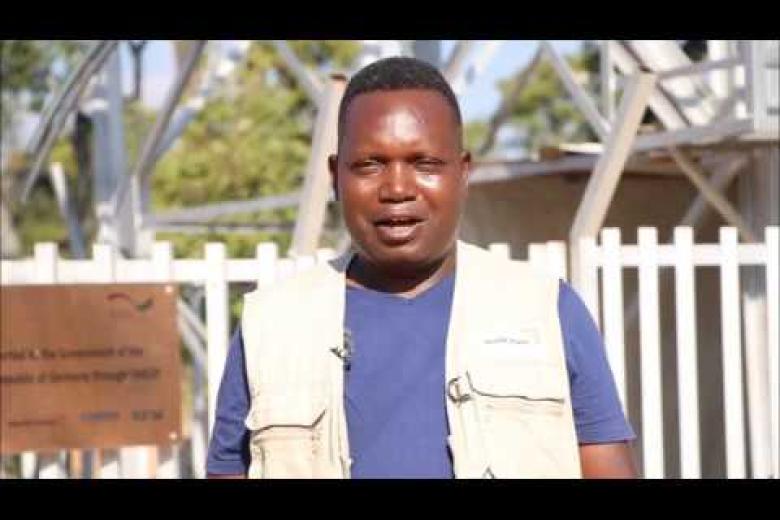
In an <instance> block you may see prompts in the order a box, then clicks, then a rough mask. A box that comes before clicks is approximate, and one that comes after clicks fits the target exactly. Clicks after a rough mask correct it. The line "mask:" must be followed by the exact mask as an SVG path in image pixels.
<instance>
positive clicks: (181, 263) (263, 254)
mask: <svg viewBox="0 0 780 520" xmlns="http://www.w3.org/2000/svg"><path fill="white" fill-rule="evenodd" d="M490 249H491V251H493V252H494V253H496V254H502V255H506V256H509V248H508V246H506V245H505V244H494V245H492V246H490ZM204 251H205V254H204V258H203V259H191V258H182V259H175V258H174V257H173V253H172V248H171V245H170V243H168V242H157V243H155V244H154V246H153V248H152V254H151V257H150V258H147V259H126V258H122V257H120V256H119V255H118V254H117V252H116V250H115V249H113V248H112V247H111V246H109V245H106V244H95V245H94V246H93V249H92V258H91V259H86V260H71V259H63V258H59V257H58V254H57V247H56V245H55V244H52V243H39V244H36V245H35V251H34V256H33V257H32V258H28V259H22V260H4V261H2V262H0V266H1V267H2V269H1V270H0V283H1V284H2V285H28V284H80V283H84V284H89V283H150V282H159V283H164V282H174V283H182V284H196V285H202V286H203V287H204V289H205V300H206V301H205V308H206V309H205V310H206V312H205V325H204V324H202V323H200V322H199V320H200V317H198V316H196V315H195V313H194V312H193V311H192V310H191V309H190V308H189V307H188V306H186V304H180V305H179V315H180V316H179V318H180V330H181V333H182V338H183V339H184V340H185V341H187V340H188V339H190V338H192V337H193V336H196V337H197V336H201V337H203V339H204V340H205V341H204V342H203V343H204V344H205V347H206V348H205V352H203V351H200V350H199V349H198V348H197V346H196V347H194V349H195V350H193V347H192V346H191V345H190V347H191V348H190V351H191V353H192V354H193V358H194V360H195V362H194V363H193V367H192V368H193V388H194V392H193V393H194V395H193V402H194V410H192V417H193V421H192V423H191V425H190V431H191V438H190V454H189V457H190V461H191V463H190V466H191V469H190V471H189V472H188V471H182V469H183V468H182V463H181V460H180V459H181V454H180V453H178V451H177V450H173V452H172V453H170V450H164V449H158V448H156V447H148V446H147V447H124V448H120V449H119V450H118V452H117V451H116V450H101V452H100V459H101V464H100V469H99V470H98V471H97V474H96V475H95V476H98V477H104V478H119V477H134V478H149V477H181V476H184V475H191V476H194V477H203V476H204V469H205V460H206V449H207V445H208V439H209V437H210V435H209V433H207V432H210V431H211V427H212V424H213V417H214V409H215V406H216V398H217V391H218V389H219V382H220V380H221V378H222V372H223V370H224V367H225V359H226V357H227V350H228V343H229V335H230V332H231V331H230V330H229V323H230V320H229V315H228V290H229V284H230V283H235V282H251V283H256V284H258V285H259V286H267V285H269V284H273V283H274V282H276V281H279V280H282V279H285V278H287V277H289V276H291V275H293V274H294V273H295V272H298V271H302V270H305V269H308V268H310V267H311V266H313V265H315V263H316V262H325V261H327V260H329V259H331V258H333V256H334V253H333V251H331V250H328V249H321V250H319V251H318V252H317V255H316V256H314V257H299V258H295V259H292V258H279V255H278V250H277V247H276V245H275V244H273V243H263V244H258V245H257V248H256V255H255V258H227V255H226V251H225V245H224V244H222V243H208V244H206V245H205V249H204ZM529 255H530V260H531V263H532V264H533V265H535V266H537V267H538V268H539V269H543V270H546V271H548V272H552V273H553V274H555V275H556V276H560V277H561V278H565V277H566V250H565V246H564V244H563V243H561V242H550V243H548V244H546V245H545V244H534V245H532V246H531V247H530V250H529ZM193 342H194V341H190V344H191V343H193ZM201 348H202V347H201ZM203 358H205V363H204V362H203V361H201V362H198V361H199V360H202V359H203ZM204 365H205V370H203V367H204ZM209 383H211V384H209ZM204 393H205V396H207V398H206V399H205V400H206V402H207V403H208V404H207V407H206V408H207V412H206V413H204V412H205V410H202V402H203V397H204ZM37 459H39V460H36V455H35V454H32V453H27V454H24V455H23V457H22V466H23V467H22V473H23V476H25V477H27V478H30V477H44V478H45V477H53V478H64V477H67V476H68V470H67V468H66V467H65V466H66V463H65V459H66V454H65V452H62V453H59V454H47V455H41V456H40V457H37ZM150 460H158V461H160V462H161V463H160V464H156V465H155V464H153V463H152V464H150ZM155 466H156V468H155Z"/></svg>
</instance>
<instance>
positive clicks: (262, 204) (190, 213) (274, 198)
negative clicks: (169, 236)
mask: <svg viewBox="0 0 780 520" xmlns="http://www.w3.org/2000/svg"><path fill="white" fill-rule="evenodd" d="M300 200H301V192H300V191H293V192H291V193H285V194H283V195H269V196H266V197H260V198H258V199H253V200H236V201H229V202H219V203H216V204H205V205H203V206H194V207H190V208H183V209H178V210H172V211H166V212H161V213H154V214H147V215H144V220H143V225H144V226H152V227H159V226H161V225H167V224H177V223H185V222H187V223H208V222H210V221H212V220H214V219H216V218H218V217H222V216H225V215H235V214H236V213H254V212H257V211H268V210H272V209H280V208H290V207H294V206H297V205H298V203H299V201H300ZM329 200H332V197H331V198H330V199H329Z"/></svg>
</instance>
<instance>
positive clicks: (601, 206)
mask: <svg viewBox="0 0 780 520" xmlns="http://www.w3.org/2000/svg"><path fill="white" fill-rule="evenodd" d="M654 86H655V75H654V74H650V73H647V72H640V73H637V74H635V75H634V77H633V78H632V81H631V83H630V84H629V87H628V89H627V91H626V93H625V94H624V95H623V99H622V101H621V104H620V109H619V110H618V115H617V117H616V119H615V127H614V129H613V130H612V132H611V133H610V134H609V135H608V138H607V142H606V143H605V145H604V153H603V154H602V155H601V157H599V160H598V162H597V163H596V166H595V168H594V169H593V174H592V175H591V178H590V180H589V181H588V186H587V188H586V189H585V194H584V195H583V198H582V201H581V202H580V205H579V207H578V208H577V214H576V216H575V217H574V223H573V224H572V227H571V231H570V236H571V239H572V240H575V239H579V238H581V237H584V236H590V237H595V236H596V234H597V233H598V231H599V229H600V228H601V225H602V223H603V222H604V218H605V217H606V214H607V209H608V208H609V203H610V202H611V201H612V196H613V195H614V193H615V188H616V187H617V183H618V180H619V179H620V174H621V173H622V171H623V167H624V165H625V163H626V161H627V159H628V156H629V154H630V153H631V147H632V144H633V141H634V138H635V136H636V132H637V129H638V128H639V123H640V121H641V120H642V115H643V114H644V112H645V109H646V108H647V100H648V98H649V97H650V93H651V92H652V90H653V87H654Z"/></svg>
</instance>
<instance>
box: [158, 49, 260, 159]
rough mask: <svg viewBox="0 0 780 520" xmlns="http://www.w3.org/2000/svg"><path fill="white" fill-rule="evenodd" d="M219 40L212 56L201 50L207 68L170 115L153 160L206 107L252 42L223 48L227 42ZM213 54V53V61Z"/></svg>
mask: <svg viewBox="0 0 780 520" xmlns="http://www.w3.org/2000/svg"><path fill="white" fill-rule="evenodd" d="M219 43H220V45H222V46H223V47H218V48H217V49H218V51H213V52H214V54H213V55H212V50H211V49H209V50H208V51H204V52H208V54H209V60H208V62H209V65H208V67H209V70H208V72H207V74H206V75H205V77H204V79H203V80H202V81H201V85H200V87H199V88H198V91H197V93H196V94H195V95H193V96H192V97H191V98H190V99H188V100H187V101H186V102H185V103H184V104H183V105H181V106H179V107H178V108H177V109H176V111H175V112H174V113H173V116H171V122H170V124H169V125H168V128H167V129H166V130H165V134H164V135H163V137H162V138H161V139H160V144H159V146H158V147H157V150H156V151H155V153H154V162H156V161H158V160H159V159H160V157H162V156H163V155H164V154H165V152H167V151H168V150H169V149H170V148H171V147H172V146H173V144H174V143H175V142H176V140H177V139H178V138H179V136H181V134H182V133H184V130H185V129H186V128H187V125H189V123H190V122H191V121H192V120H193V119H194V118H195V116H196V115H197V114H198V112H200V111H201V110H202V109H203V107H204V106H206V103H207V101H208V99H209V98H210V97H211V96H213V95H214V94H216V93H217V92H218V91H219V89H220V87H221V86H222V85H223V84H224V82H225V81H226V80H227V78H228V77H229V76H230V75H231V74H232V73H233V72H235V70H236V68H237V66H238V65H239V64H240V63H241V61H242V60H243V59H244V58H245V57H246V54H247V52H248V51H249V47H250V45H251V42H250V41H249V40H238V41H237V42H236V44H235V46H233V47H232V48H229V50H228V51H224V48H225V47H224V46H225V45H226V42H219ZM212 56H215V57H214V58H213V60H212V59H211V58H212Z"/></svg>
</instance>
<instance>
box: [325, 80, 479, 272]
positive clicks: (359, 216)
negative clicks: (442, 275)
mask: <svg viewBox="0 0 780 520" xmlns="http://www.w3.org/2000/svg"><path fill="white" fill-rule="evenodd" d="M460 138H461V136H460V129H459V128H458V125H457V122H456V119H455V114H454V113H453V111H452V108H451V107H450V105H449V104H448V103H447V101H446V100H445V99H444V98H443V97H442V96H441V95H440V94H439V93H437V92H435V91H429V90H416V89H415V90H397V91H386V92H371V93H366V94H360V95H358V96H357V97H355V98H354V99H353V100H352V102H351V104H350V106H349V109H348V111H347V115H346V119H345V121H344V128H343V135H342V139H341V143H340V147H339V154H338V156H337V157H331V159H330V170H331V175H332V177H333V183H334V188H335V189H336V192H337V194H338V198H339V199H340V201H341V204H342V206H343V212H344V220H345V222H346V225H347V228H348V229H349V232H350V235H351V236H352V240H353V242H354V245H355V247H356V249H357V250H358V252H359V253H360V254H361V256H362V257H363V258H365V259H366V260H368V261H369V262H371V263H372V264H374V265H376V266H377V267H380V268H383V269H389V270H402V271H407V270H414V269H419V268H424V267H427V266H430V265H431V264H433V263H435V262H437V261H440V260H442V259H443V258H444V257H446V256H447V254H448V253H450V252H451V251H452V247H453V244H454V242H455V240H456V238H457V230H458V223H459V220H460V214H461V209H462V206H463V202H464V200H465V198H466V191H467V178H468V172H469V167H470V157H469V155H468V153H463V152H462V149H461V143H460Z"/></svg>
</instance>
